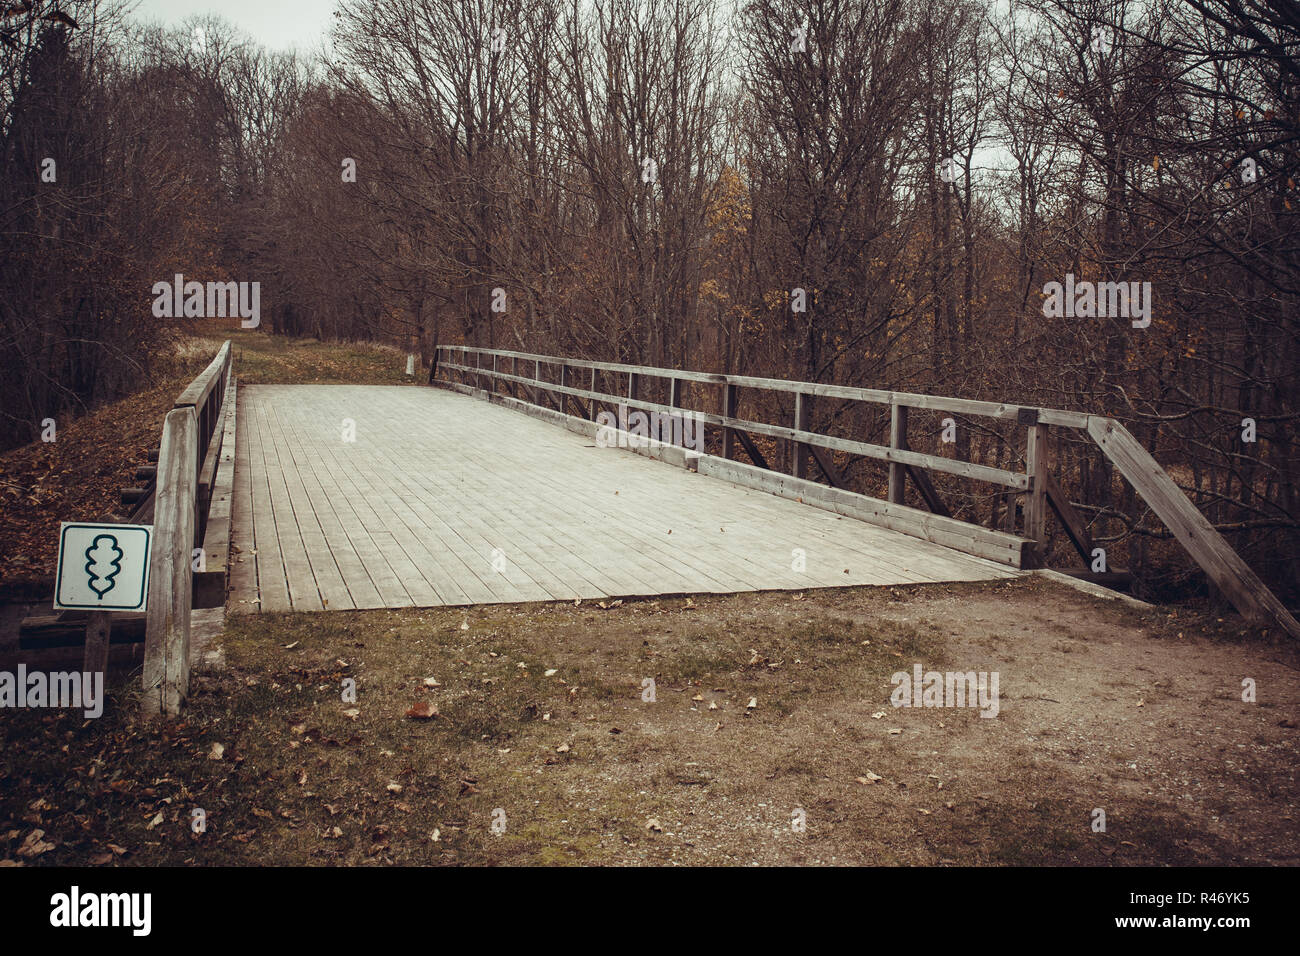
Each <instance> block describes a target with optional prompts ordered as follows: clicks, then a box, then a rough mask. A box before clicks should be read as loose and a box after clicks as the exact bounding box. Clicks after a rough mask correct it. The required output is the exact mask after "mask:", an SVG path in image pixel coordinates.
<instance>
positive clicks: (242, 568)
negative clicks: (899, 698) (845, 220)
mask: <svg viewBox="0 0 1300 956" xmlns="http://www.w3.org/2000/svg"><path fill="white" fill-rule="evenodd" d="M436 355H437V357H436V359H435V363H434V368H433V371H432V372H431V373H430V383H431V384H433V385H436V386H438V387H436V388H425V387H412V386H349V385H255V386H244V387H237V382H236V381H235V376H234V372H235V371H236V370H234V369H232V368H231V362H230V349H229V343H227V344H226V346H224V347H223V349H222V352H221V354H219V355H218V356H217V358H216V359H215V360H214V361H213V364H212V366H211V367H210V368H209V369H208V371H206V372H205V373H204V375H203V376H200V378H199V380H196V382H195V384H194V385H193V386H191V388H190V389H188V390H187V393H186V396H184V398H185V400H186V404H185V405H184V406H183V407H182V404H181V403H178V407H177V410H176V411H174V412H172V413H171V415H169V416H168V420H167V424H166V425H165V427H164V434H163V439H162V443H161V447H160V454H159V464H158V469H157V475H158V489H157V493H156V500H157V504H156V506H155V515H154V521H155V535H154V539H155V553H154V559H153V562H154V563H153V566H152V568H151V589H150V607H149V630H148V636H147V647H146V656H145V661H146V675H145V676H146V685H147V686H146V691H147V693H146V698H147V699H146V706H147V707H156V708H160V709H162V710H164V711H174V710H175V709H177V708H178V707H179V702H180V700H181V699H182V698H183V696H184V684H185V682H186V681H187V677H188V670H187V666H186V665H185V664H184V663H183V662H185V661H188V640H189V636H188V631H189V614H190V608H191V606H213V605H219V604H221V603H222V600H223V599H224V600H225V605H226V609H227V612H258V611H324V610H344V609H360V608H382V607H408V606H416V607H430V606H445V605H467V604H478V603H493V602H516V601H549V600H576V599H605V598H617V597H628V596H640V595H666V594H689V593H698V592H737V591H753V590H768V589H803V588H814V587H816V588H821V587H835V586H845V585H861V584H881V585H883V584H902V583H925V582H944V581H970V580H985V579H994V578H1000V577H1009V576H1013V575H1016V574H1018V573H1021V572H1022V571H1023V570H1025V569H1030V568H1034V567H1038V566H1041V564H1042V562H1043V556H1044V554H1045V553H1046V546H1047V540H1048V539H1047V533H1048V527H1049V525H1048V515H1049V513H1052V514H1054V515H1055V516H1056V525H1057V526H1059V528H1060V529H1061V531H1062V532H1063V533H1064V535H1065V536H1066V537H1067V538H1068V539H1069V541H1070V543H1071V544H1072V546H1073V547H1074V548H1076V549H1077V550H1078V552H1079V553H1080V554H1081V555H1082V556H1083V557H1084V559H1085V562H1086V561H1087V560H1088V559H1089V558H1090V555H1091V550H1092V542H1091V540H1090V539H1089V537H1088V531H1087V526H1086V523H1085V522H1084V521H1083V520H1082V519H1081V518H1080V516H1079V515H1078V514H1077V513H1076V512H1075V509H1074V508H1073V507H1072V505H1071V503H1070V501H1069V499H1068V497H1067V496H1066V495H1065V494H1064V493H1063V492H1062V491H1061V489H1060V487H1059V486H1058V484H1057V482H1056V481H1055V480H1054V479H1053V477H1052V474H1051V471H1050V462H1051V456H1050V453H1049V445H1050V443H1051V429H1061V430H1065V429H1070V430H1074V431H1076V432H1078V433H1081V434H1083V435H1085V436H1087V438H1088V440H1090V441H1092V442H1095V444H1096V446H1097V447H1098V448H1099V449H1100V451H1101V452H1102V453H1104V454H1105V456H1106V457H1107V458H1108V459H1109V460H1110V461H1111V462H1112V463H1113V464H1114V465H1115V467H1116V469H1117V470H1118V472H1119V473H1120V474H1121V475H1122V476H1123V477H1124V478H1125V479H1127V480H1128V481H1129V482H1130V483H1131V484H1132V486H1133V487H1134V488H1135V489H1136V490H1137V492H1138V493H1139V494H1140V495H1141V496H1142V497H1143V499H1144V500H1145V501H1146V502H1147V504H1148V505H1149V506H1150V507H1151V509H1152V510H1153V511H1154V512H1155V513H1156V515H1157V516H1159V517H1160V518H1161V520H1163V521H1164V523H1165V524H1166V526H1167V527H1169V529H1170V530H1171V531H1172V532H1173V534H1174V535H1175V537H1176V538H1177V539H1178V541H1179V542H1180V543H1182V545H1183V546H1184V547H1185V548H1186V549H1187V551H1188V552H1189V553H1190V554H1191V555H1192V557H1193V558H1194V559H1195V560H1196V561H1197V562H1198V563H1199V564H1200V565H1201V567H1202V568H1203V569H1204V570H1205V572H1206V573H1207V575H1208V576H1209V577H1210V578H1211V580H1213V581H1214V582H1215V584H1216V585H1217V586H1218V587H1219V588H1220V589H1221V590H1222V591H1223V593H1224V594H1225V595H1226V596H1227V597H1228V598H1229V599H1230V600H1232V602H1233V603H1234V604H1235V605H1236V607H1237V608H1238V609H1239V610H1240V611H1241V612H1242V614H1243V616H1245V617H1246V618H1247V619H1248V620H1250V621H1251V622H1252V623H1257V624H1262V625H1270V626H1278V627H1281V628H1283V629H1284V630H1286V631H1287V632H1289V633H1290V634H1291V635H1292V636H1296V637H1300V624H1297V622H1296V620H1295V619H1294V618H1293V617H1292V616H1291V614H1290V613H1289V612H1288V611H1287V610H1286V608H1285V607H1284V606H1283V605H1282V604H1281V603H1280V602H1279V601H1278V600H1277V598H1276V597H1275V596H1274V595H1273V594H1272V593H1271V592H1270V591H1269V590H1268V589H1267V588H1266V587H1265V586H1264V585H1263V583H1262V582H1260V580H1259V579H1258V577H1257V576H1256V575H1255V574H1254V573H1253V572H1252V571H1251V570H1250V568H1249V567H1247V566H1246V564H1245V563H1244V562H1243V561H1242V560H1241V558H1240V557H1239V556H1238V555H1237V554H1236V553H1235V552H1234V551H1233V550H1232V549H1231V548H1230V547H1229V546H1228V545H1227V543H1226V542H1225V541H1224V540H1223V539H1222V537H1221V536H1220V535H1219V534H1218V533H1217V532H1216V531H1215V530H1214V529H1213V528H1212V527H1211V526H1210V524H1209V522H1208V521H1206V519H1205V518H1204V517H1203V516H1202V515H1201V513H1200V512H1199V511H1198V510H1197V509H1196V508H1195V507H1194V506H1193V505H1192V503H1191V502H1190V501H1189V500H1188V499H1187V498H1186V497H1185V496H1184V495H1183V493H1182V492H1181V491H1180V490H1179V489H1178V487H1177V486H1176V485H1175V484H1174V482H1173V480H1172V479H1170V478H1169V476H1168V475H1167V474H1166V473H1165V471H1164V470H1163V469H1162V468H1161V467H1160V466H1159V465H1158V464H1157V463H1156V462H1155V461H1154V459H1152V458H1151V456H1150V455H1149V454H1148V453H1147V452H1146V451H1145V449H1143V447H1142V446H1141V445H1140V444H1139V443H1138V442H1137V441H1136V440H1135V439H1134V438H1133V437H1132V436H1131V435H1130V434H1129V433H1128V431H1127V430H1125V428H1124V427H1123V426H1122V425H1121V424H1119V423H1118V422H1116V421H1114V420H1113V419H1110V418H1105V417H1101V416H1094V415H1087V414H1083V413H1079V412H1068V411H1062V410H1058V409H1048V408H1035V407H1027V406H1018V405H1010V404H999V403H992V402H980V401H971V400H966V399H954V398H940V397H935V396H928V395H919V394H910V393H902V392H889V391H880V390H874V389H864V388H853V387H848V386H840V385H825V384H818V383H811V382H791V381H784V380H778V379H765V378H754V377H749V376H738V375H717V374H711V373H704V372H692V371H682V370H670V369H660V368H653V367H647V366H636V365H626V364H619V363H609V362H594V361H584V360H576V359H566V358H558V357H554V356H544V355H533V354H526V353H521V352H510V351H503V350H492V349H477V348H470V347H466V346H440V347H439V348H438V349H437V353H436ZM742 389H743V390H745V392H746V393H747V395H749V394H756V393H767V394H768V395H772V394H776V395H780V396H786V397H787V398H788V399H789V402H788V404H792V406H793V414H792V416H791V420H790V422H789V423H788V424H783V425H777V424H772V423H769V422H762V421H756V420H753V419H750V418H744V417H741V415H740V407H741V404H740V398H741V390H742ZM711 391H716V396H714V397H712V398H711V397H710V395H709V393H710V392H711ZM813 400H818V401H823V400H838V401H841V402H847V403H868V404H872V405H876V406H881V407H883V408H887V409H888V410H889V423H890V429H889V444H888V445H877V444H872V443H868V442H863V441H859V440H855V439H848V438H842V437H836V436H832V435H827V434H821V433H818V432H815V431H811V430H810V429H809V417H810V416H809V406H810V403H811V402H812V401H813ZM706 406H709V407H710V408H712V409H716V411H714V410H705V407H706ZM918 410H920V411H923V412H926V413H940V414H948V415H960V416H964V417H966V418H968V419H969V418H972V417H974V418H980V417H982V418H986V419H989V420H992V421H993V422H996V423H1000V424H1001V425H1003V426H1007V425H1010V426H1013V427H1014V428H1016V429H1023V431H1024V437H1023V444H1022V445H1021V447H1023V448H1024V449H1025V453H1024V456H1023V461H1024V465H1025V467H1024V470H1023V471H1012V470H1005V469H1001V468H994V467H989V466H987V465H982V464H976V463H973V462H967V461H960V460H956V459H953V458H948V457H945V456H941V455H932V454H926V453H922V452H919V451H915V450H913V449H912V448H911V447H910V445H909V443H908V422H909V413H912V412H915V411H918ZM636 413H641V420H640V421H638V419H637V414H636ZM649 416H658V418H657V419H656V420H657V421H660V422H674V423H676V424H677V430H676V431H673V430H669V432H668V433H667V434H660V435H658V436H655V437H651V436H650V435H648V434H647V431H646V429H645V428H643V427H638V426H640V425H643V424H644V423H645V421H646V420H648V417H649ZM557 426H558V427H557ZM695 429H698V431H695ZM756 435H757V436H765V439H772V440H774V441H765V444H764V447H765V448H767V449H768V454H771V450H772V449H773V448H774V447H775V448H777V449H780V450H781V452H782V453H781V458H782V459H783V460H784V461H785V462H786V465H785V470H784V471H778V470H776V469H774V468H772V467H770V466H769V462H768V460H767V457H766V456H765V454H764V450H763V448H761V447H760V446H759V444H758V442H756V441H755V439H754V437H753V436H756ZM705 437H707V441H704V440H692V439H704V438H705ZM623 445H630V446H632V447H630V448H624V447H618V446H623ZM610 446H613V447H610ZM199 449H206V453H205V454H203V455H199ZM633 452H637V453H636V454H634V453H633ZM836 453H839V454H840V456H841V460H843V458H844V456H846V455H854V456H862V457H865V458H868V459H872V460H875V461H879V462H883V463H884V464H885V466H886V467H887V470H888V492H887V495H886V498H884V499H877V498H872V497H868V496H866V495H862V494H859V493H856V492H854V491H852V490H850V489H849V488H848V487H847V486H846V484H847V483H846V482H845V480H844V478H843V477H842V474H841V471H840V468H839V467H838V466H837V464H836V459H835V457H834V455H835V454H836ZM742 455H743V457H744V458H746V459H748V461H745V460H742V458H741V456H742ZM814 467H815V468H816V474H817V475H819V476H820V479H821V480H814V479H813V477H812V473H813V468H814ZM932 474H948V475H956V476H960V477H962V478H965V479H971V480H974V481H977V482H982V483H987V484H991V485H993V486H995V487H998V488H1000V489H1001V490H1002V491H1003V492H1004V493H1005V494H1007V495H1010V496H1016V497H1018V498H1020V499H1021V500H1022V502H1023V506H1022V508H1021V509H1020V513H1021V514H1022V515H1023V520H1022V521H1021V522H1020V524H1019V526H1016V525H1015V524H1014V518H1015V515H1016V514H1017V510H1016V509H1014V508H1008V509H1007V512H1006V515H1007V518H1008V520H1007V522H1006V523H1005V524H1004V526H1003V527H1001V528H985V527H981V526H979V525H977V524H973V523H970V522H967V521H961V520H957V519H956V518H954V517H953V516H952V515H951V514H950V513H949V509H948V508H947V507H946V505H945V503H944V501H943V500H942V497H941V495H940V493H939V492H938V491H937V490H936V488H935V485H934V483H933V481H932V480H931V477H930V476H931V475H932ZM909 487H910V488H911V489H912V497H913V500H914V502H915V503H916V504H917V505H919V506H911V505H908V504H907V503H906V500H907V498H906V494H907V490H908V489H909ZM191 544H195V545H198V544H201V546H202V555H203V559H202V562H201V563H200V567H199V569H198V571H197V572H195V573H194V574H191V571H190V567H191V564H190V562H189V561H188V554H189V549H190V545H191ZM191 594H192V595H193V600H192V601H191V600H190V599H189V598H190V596H191ZM182 672H184V673H182ZM150 680H152V681H153V682H154V683H153V684H152V685H151V684H150V683H149V682H150ZM151 687H152V688H153V693H152V694H150V693H149V691H150V688H151ZM159 688H160V689H161V693H159Z"/></svg>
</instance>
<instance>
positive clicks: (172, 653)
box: [141, 408, 199, 714]
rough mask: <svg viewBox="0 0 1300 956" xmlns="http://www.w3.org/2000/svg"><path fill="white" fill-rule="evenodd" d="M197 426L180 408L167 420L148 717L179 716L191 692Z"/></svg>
mask: <svg viewBox="0 0 1300 956" xmlns="http://www.w3.org/2000/svg"><path fill="white" fill-rule="evenodd" d="M198 456H199V440H198V420H197V419H196V418H195V416H194V410H193V409H192V408H177V409H173V410H172V411H171V412H169V413H168V414H167V417H166V418H165V419H164V420H163V432H162V445H161V448H160V451H159V455H158V489H157V492H156V496H155V499H156V500H155V504H154V523H153V542H152V552H151V554H150V558H149V597H148V605H147V610H146V624H145V652H144V694H143V697H142V700H141V703H142V706H143V708H144V711H145V713H147V714H177V713H180V708H181V703H182V702H183V701H184V700H185V697H186V695H187V694H189V688H190V610H191V608H190V600H191V587H192V582H191V575H192V571H191V564H190V561H191V555H190V552H191V549H192V548H193V547H194V510H195V509H194V501H195V492H196V488H195V484H196V473H197V468H198V466H197V461H198Z"/></svg>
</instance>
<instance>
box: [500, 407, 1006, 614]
mask: <svg viewBox="0 0 1300 956" xmlns="http://www.w3.org/2000/svg"><path fill="white" fill-rule="evenodd" d="M504 404H507V405H510V406H511V407H513V408H515V409H517V410H519V411H523V412H525V413H527V414H529V415H534V416H537V417H543V418H545V419H546V420H548V421H552V422H553V423H555V424H560V425H563V426H564V427H566V428H569V429H570V430H573V431H577V432H579V433H580V434H584V435H591V434H592V433H593V430H594V427H593V426H592V425H591V424H590V423H588V422H584V421H581V420H579V419H576V418H573V417H572V416H567V417H566V416H559V415H558V414H556V413H553V412H549V411H547V410H545V409H540V408H536V407H534V406H530V405H528V404H527V403H523V402H519V403H512V402H510V401H509V400H508V399H507V400H505V401H504ZM629 450H634V451H636V452H637V453H638V454H643V455H648V456H651V457H654V456H655V455H656V452H655V451H654V449H653V448H645V449H629ZM664 460H670V459H669V458H665V459H664ZM695 460H696V459H695V457H694V456H692V458H691V459H689V460H688V461H690V462H692V463H693V462H694V461H695ZM719 460H720V459H719ZM674 463H675V464H677V465H678V466H679V467H681V466H682V464H683V462H682V461H680V460H679V461H676V462H674ZM746 467H749V466H746ZM813 487H814V488H822V486H821V485H815V484H814V485H813ZM560 490H561V491H562V490H563V489H560ZM692 495H693V496H694V497H695V498H700V497H701V493H700V491H693V492H692ZM873 500H874V499H873ZM702 503H707V502H702ZM710 504H711V503H710ZM646 520H647V523H649V521H650V520H651V519H646ZM770 520H771V519H770V516H768V518H767V519H763V518H761V517H759V518H756V519H755V521H756V524H757V525H758V526H761V527H767V526H768V524H770ZM808 520H809V518H808V517H807V516H806V515H805V516H803V517H801V519H800V524H801V527H804V526H806V524H807V522H808ZM957 524H958V525H961V526H964V527H966V528H969V529H975V530H982V529H978V528H977V526H975V525H962V523H957ZM861 527H863V528H866V527H867V526H865V525H863V526H861ZM886 533H892V532H886ZM801 534H802V532H801ZM673 540H677V539H676V536H674V539H673ZM652 546H653V545H652ZM758 546H759V547H761V546H762V542H761V541H760V542H759V543H758ZM916 554H917V552H916V550H915V548H913V549H912V551H911V552H910V553H909V557H912V558H914V557H915V556H916ZM954 556H956V557H960V559H961V561H966V560H967V559H966V558H965V557H964V556H957V555H954ZM737 560H738V561H739V562H741V564H742V565H744V564H748V563H752V560H753V555H752V554H747V553H742V554H739V555H738V556H737ZM904 560H906V559H904ZM970 560H971V561H972V562H975V564H973V565H961V564H960V562H959V563H958V565H954V564H953V563H952V561H951V559H949V560H948V562H947V568H946V569H940V570H937V571H933V572H932V576H930V577H926V578H923V580H935V581H942V580H978V579H981V578H986V577H988V576H989V573H988V571H987V567H988V566H987V565H985V564H983V562H982V559H974V558H972V559H970ZM877 563H879V558H877ZM912 563H918V562H916V561H913V562H912ZM971 567H978V568H979V569H980V570H979V571H975V572H972V571H971V570H970V568H971ZM841 570H842V569H841ZM958 575H960V576H958ZM714 576H715V577H716V576H717V573H716V572H714ZM854 580H856V581H857V582H858V583H899V582H900V581H904V580H913V579H912V578H910V577H907V576H906V574H904V576H901V577H894V578H893V579H892V580H883V579H882V580H862V579H860V578H854ZM802 583H803V586H805V587H812V586H830V585H833V584H838V585H843V584H846V583H850V582H849V581H846V580H845V579H843V578H839V579H837V580H835V581H820V582H818V581H814V580H810V579H805V580H804V581H803V582H802ZM768 586H769V587H771V586H773V584H772V583H771V582H769V584H768ZM783 586H784V585H783ZM790 586H797V583H796V584H794V585H790ZM746 589H748V590H754V589H758V588H757V587H756V586H755V585H753V584H752V583H750V582H743V586H741V587H733V588H732V590H746Z"/></svg>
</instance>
